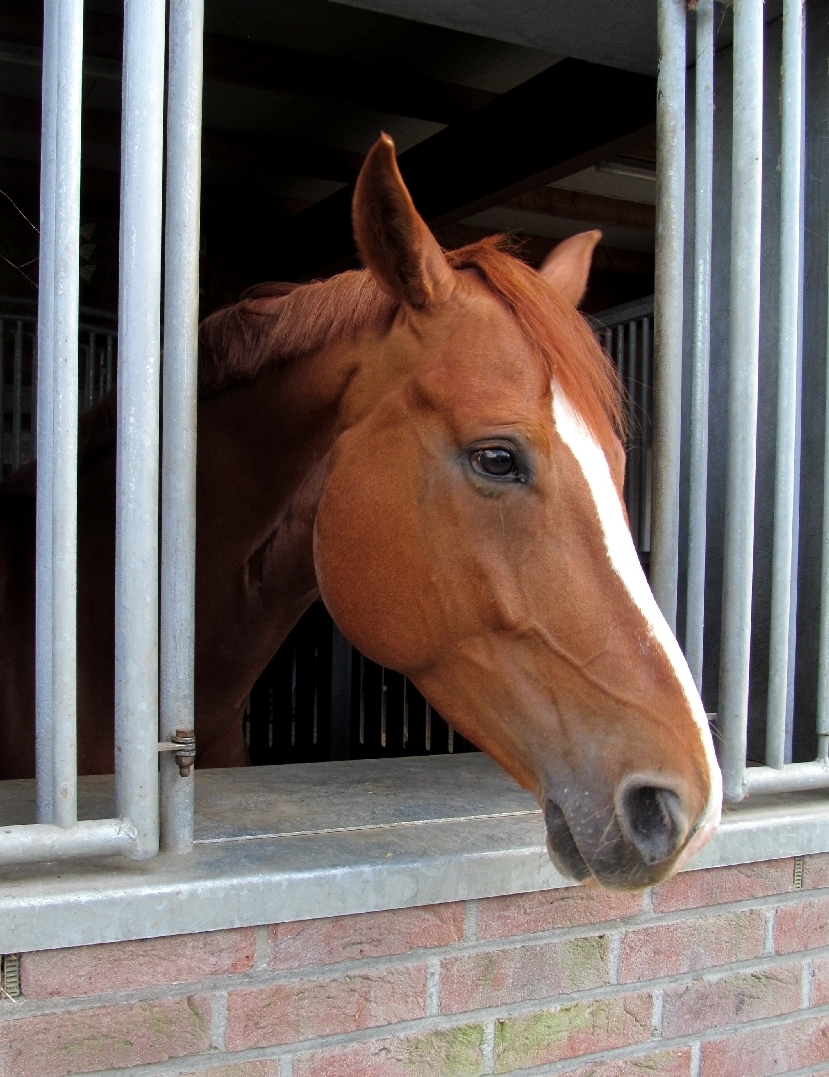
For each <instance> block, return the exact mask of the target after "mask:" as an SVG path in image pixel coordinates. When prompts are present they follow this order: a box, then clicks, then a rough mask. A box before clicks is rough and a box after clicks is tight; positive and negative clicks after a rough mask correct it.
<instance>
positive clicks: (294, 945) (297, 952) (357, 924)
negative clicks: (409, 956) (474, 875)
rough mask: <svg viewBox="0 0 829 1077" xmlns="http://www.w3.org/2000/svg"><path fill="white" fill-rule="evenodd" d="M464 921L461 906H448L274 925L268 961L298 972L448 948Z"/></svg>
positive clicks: (456, 938) (270, 928)
mask: <svg viewBox="0 0 829 1077" xmlns="http://www.w3.org/2000/svg"><path fill="white" fill-rule="evenodd" d="M463 920H464V915H463V905H460V904H451V905H449V904H447V905H431V906H426V907H424V908H419V909H400V910H392V911H389V912H368V913H361V914H359V915H356V916H336V917H333V918H332V919H330V920H301V921H295V922H293V923H290V924H273V925H272V926H271V927H269V928H268V950H269V963H270V965H271V967H272V968H276V969H298V968H303V967H304V966H307V965H330V964H334V963H335V962H337V961H353V960H354V959H355V958H363V957H384V956H386V955H388V954H402V953H406V952H407V951H408V950H414V949H416V948H418V947H421V946H448V945H449V944H450V943H453V942H459V941H460V940H461V939H462V938H463Z"/></svg>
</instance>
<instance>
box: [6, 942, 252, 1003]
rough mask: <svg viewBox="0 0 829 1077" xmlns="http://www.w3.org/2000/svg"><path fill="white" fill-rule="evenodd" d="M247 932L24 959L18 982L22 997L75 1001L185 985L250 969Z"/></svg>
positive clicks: (90, 948) (58, 952)
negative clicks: (103, 994)
mask: <svg viewBox="0 0 829 1077" xmlns="http://www.w3.org/2000/svg"><path fill="white" fill-rule="evenodd" d="M254 946H255V937H254V933H253V931H252V930H251V929H249V928H240V929H238V930H234V931H211V932H208V933H205V934H203V935H174V936H170V937H168V938H160V939H137V940H136V941H134V942H110V943H105V944H103V945H101V946H76V947H70V948H69V949H66V950H41V951H40V952H37V953H28V954H23V955H22V957H21V961H20V966H21V967H20V982H21V988H22V990H23V994H24V996H25V997H26V998H30V999H35V998H74V997H76V996H78V995H95V994H100V993H101V992H103V991H117V990H119V989H124V988H135V987H153V986H155V985H158V984H177V983H189V982H192V981H193V980H201V979H202V978H203V977H204V976H216V975H220V974H222V973H228V972H244V971H245V970H246V969H249V968H250V967H251V965H252V964H253V951H254Z"/></svg>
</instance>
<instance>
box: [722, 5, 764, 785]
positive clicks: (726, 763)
mask: <svg viewBox="0 0 829 1077" xmlns="http://www.w3.org/2000/svg"><path fill="white" fill-rule="evenodd" d="M733 123H734V134H733V147H732V153H733V164H732V187H731V338H730V369H729V394H728V396H729V399H728V454H727V464H726V467H727V470H726V496H725V556H724V566H723V575H724V581H723V613H722V649H721V652H720V701H719V706H718V708H717V710H718V714H719V721H720V731H721V733H722V744H721V749H720V765H721V766H722V770H723V782H724V795H725V798H726V800H729V801H737V800H741V799H742V797H743V795H744V789H743V774H744V771H745V759H746V739H747V725H748V676H749V656H750V650H751V591H752V568H753V565H752V557H753V552H754V481H755V472H756V466H757V458H756V443H757V382H758V363H759V337H760V253H761V250H760V214H761V205H762V148H763V0H736V2H735V4H734V120H733Z"/></svg>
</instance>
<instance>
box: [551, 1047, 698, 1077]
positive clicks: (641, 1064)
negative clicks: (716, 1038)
mask: <svg viewBox="0 0 829 1077" xmlns="http://www.w3.org/2000/svg"><path fill="white" fill-rule="evenodd" d="M690 1072H691V1048H690V1047H678V1048H677V1049H676V1050H673V1051H655V1052H654V1053H653V1054H649V1055H637V1056H636V1057H635V1058H617V1059H614V1060H613V1061H612V1062H590V1063H588V1065H586V1066H579V1068H578V1069H575V1070H567V1071H566V1074H567V1077H647V1075H648V1074H656V1075H657V1077H689V1074H690Z"/></svg>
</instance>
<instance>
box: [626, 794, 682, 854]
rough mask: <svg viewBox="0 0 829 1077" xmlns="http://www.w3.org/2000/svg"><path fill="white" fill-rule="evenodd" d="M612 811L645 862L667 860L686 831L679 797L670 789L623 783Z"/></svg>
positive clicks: (678, 845)
mask: <svg viewBox="0 0 829 1077" xmlns="http://www.w3.org/2000/svg"><path fill="white" fill-rule="evenodd" d="M616 814H617V816H618V818H619V824H620V826H621V828H622V833H623V834H624V835H625V837H626V838H627V839H628V841H629V842H630V843H631V844H632V845H633V846H634V847H635V849H636V850H637V852H638V853H639V855H640V856H641V857H642V860H643V861H644V862H645V863H646V864H658V863H660V862H661V861H663V860H667V859H668V858H669V857H670V856H672V855H673V854H674V853H675V852H676V851H677V849H679V847H680V845H682V843H683V842H684V841H685V838H686V836H687V834H688V823H687V821H686V818H685V812H684V811H683V808H682V801H681V800H680V798H679V796H678V795H677V794H676V793H674V792H673V790H671V789H665V788H658V787H656V786H652V785H637V784H634V783H627V784H626V785H625V786H624V788H623V789H622V790H621V791H620V792H619V793H618V794H617V797H616Z"/></svg>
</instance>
